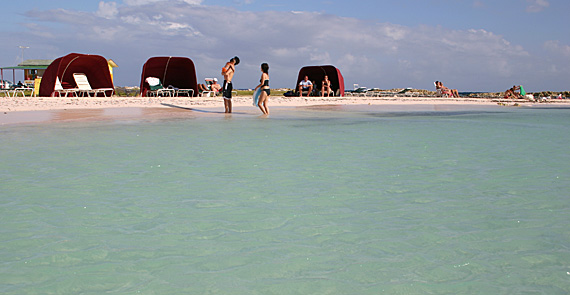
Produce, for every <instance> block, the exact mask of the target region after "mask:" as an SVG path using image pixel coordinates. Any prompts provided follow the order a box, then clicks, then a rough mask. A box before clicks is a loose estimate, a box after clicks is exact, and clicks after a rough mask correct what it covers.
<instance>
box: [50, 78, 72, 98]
mask: <svg viewBox="0 0 570 295" xmlns="http://www.w3.org/2000/svg"><path fill="white" fill-rule="evenodd" d="M77 90H78V89H77V88H68V89H63V86H61V82H60V81H59V77H55V86H54V88H53V92H52V93H51V96H52V97H53V96H55V95H56V94H57V95H58V96H61V95H62V94H64V96H65V97H67V96H68V95H69V94H70V93H71V94H73V95H74V96H76V95H77Z"/></svg>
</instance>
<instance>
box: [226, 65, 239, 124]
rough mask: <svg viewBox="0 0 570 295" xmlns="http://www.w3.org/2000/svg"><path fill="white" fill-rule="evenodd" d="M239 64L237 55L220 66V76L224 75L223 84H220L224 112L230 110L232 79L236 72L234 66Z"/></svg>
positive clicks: (229, 111)
mask: <svg viewBox="0 0 570 295" xmlns="http://www.w3.org/2000/svg"><path fill="white" fill-rule="evenodd" d="M238 64H239V57H237V56H235V57H233V58H232V59H230V61H228V62H227V63H226V65H225V66H224V67H223V68H222V76H224V85H223V86H222V89H223V90H222V93H223V96H224V109H225V113H228V114H229V113H231V112H232V90H233V84H232V79H233V77H234V74H235V72H236V66H237V65H238Z"/></svg>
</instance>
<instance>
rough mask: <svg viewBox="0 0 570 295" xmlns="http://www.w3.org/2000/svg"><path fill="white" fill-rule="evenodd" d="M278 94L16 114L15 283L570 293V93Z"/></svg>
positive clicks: (12, 187) (60, 289)
mask: <svg viewBox="0 0 570 295" xmlns="http://www.w3.org/2000/svg"><path fill="white" fill-rule="evenodd" d="M273 111H274V112H273V114H272V115H271V117H270V118H269V119H262V118H258V117H257V116H253V115H249V114H236V115H233V116H231V117H225V116H223V115H211V116H190V117H189V118H188V119H180V118H177V119H166V120H152V121H147V120H142V119H129V120H120V121H105V122H71V123H54V124H39V125H18V126H2V127H0V142H1V144H2V149H0V156H1V159H2V161H1V163H0V167H1V169H0V184H1V191H0V196H1V197H0V222H1V223H0V273H1V275H0V293H2V294H104V293H110V294H568V293H570V229H569V227H568V224H569V221H570V218H569V216H570V210H569V204H570V203H569V195H570V181H568V179H569V178H570V165H569V164H570V152H569V148H570V147H569V142H570V141H569V136H570V109H528V108H499V107H479V108H474V109H473V108H471V109H461V108H457V109H446V110H431V109H419V110H416V111H405V110H392V111H386V110H383V109H382V108H379V107H370V108H367V107H320V108H300V109H294V110H287V111H280V110H279V109H276V110H273Z"/></svg>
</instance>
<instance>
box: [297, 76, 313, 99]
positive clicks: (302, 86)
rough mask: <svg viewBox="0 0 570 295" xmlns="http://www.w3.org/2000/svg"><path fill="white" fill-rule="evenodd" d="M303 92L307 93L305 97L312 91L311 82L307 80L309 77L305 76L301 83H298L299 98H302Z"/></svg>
mask: <svg viewBox="0 0 570 295" xmlns="http://www.w3.org/2000/svg"><path fill="white" fill-rule="evenodd" d="M303 91H309V93H308V94H307V96H311V92H312V91H313V82H311V81H310V80H309V76H305V79H303V80H302V81H301V82H299V96H300V97H303Z"/></svg>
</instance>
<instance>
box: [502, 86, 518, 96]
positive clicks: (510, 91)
mask: <svg viewBox="0 0 570 295" xmlns="http://www.w3.org/2000/svg"><path fill="white" fill-rule="evenodd" d="M517 90H518V89H517V86H515V85H513V87H511V88H510V89H507V91H505V95H504V96H503V98H505V99H507V98H515V99H517V98H519V96H518V95H517V94H516V92H515V91H517Z"/></svg>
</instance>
